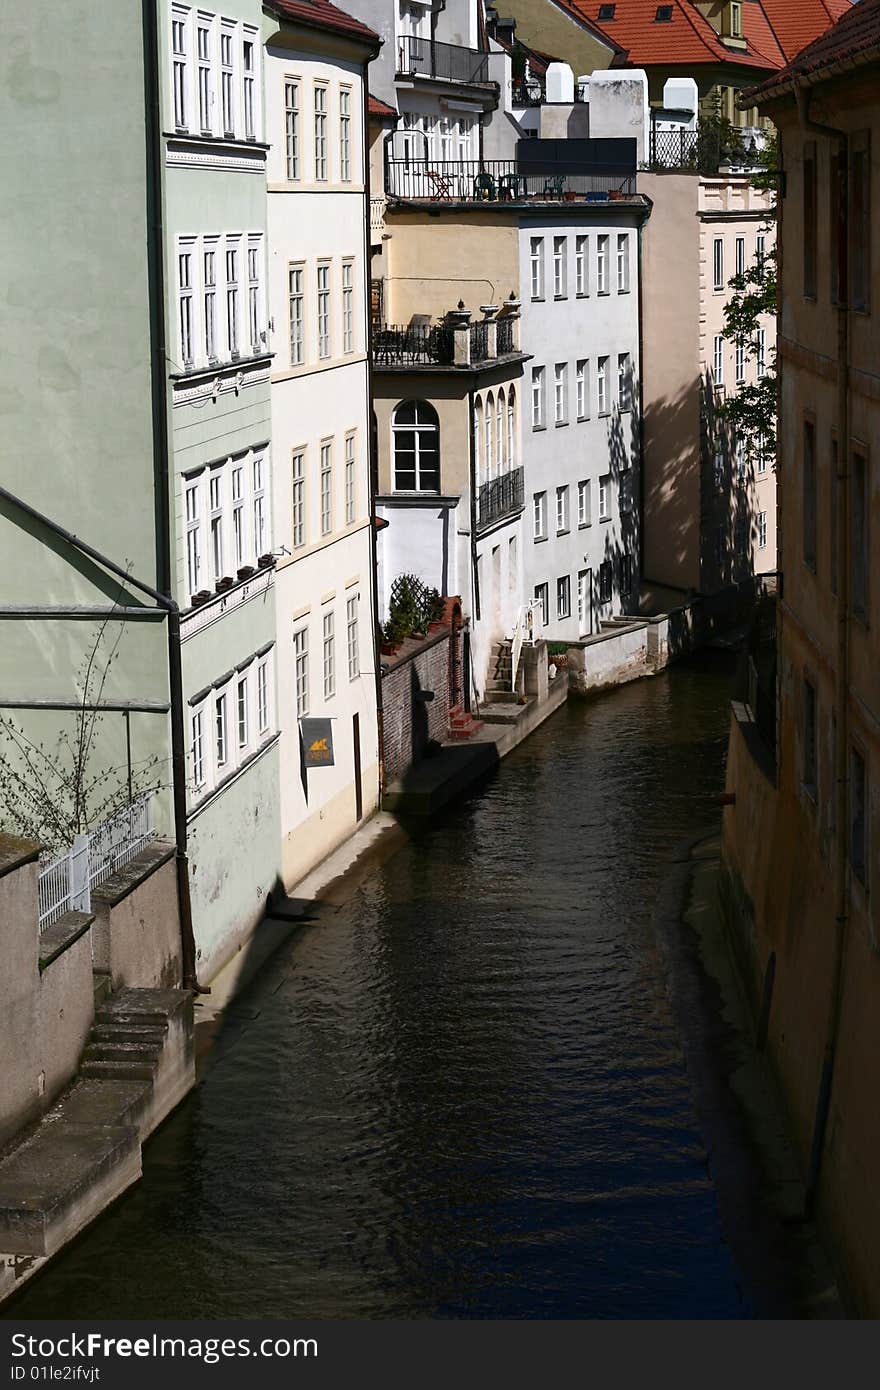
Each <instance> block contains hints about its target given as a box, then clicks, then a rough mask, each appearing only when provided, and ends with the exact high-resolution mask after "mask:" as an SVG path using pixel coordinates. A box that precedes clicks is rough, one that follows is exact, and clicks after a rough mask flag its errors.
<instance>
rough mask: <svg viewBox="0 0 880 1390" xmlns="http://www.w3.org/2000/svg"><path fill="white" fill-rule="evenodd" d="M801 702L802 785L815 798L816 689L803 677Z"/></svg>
mask: <svg viewBox="0 0 880 1390" xmlns="http://www.w3.org/2000/svg"><path fill="white" fill-rule="evenodd" d="M802 702H803V740H804V742H803V766H802V771H803V786H804V791H806V792H808V793H809V795H810V796H811V797H813V799H814V800H815V798H816V793H817V774H816V766H817V757H816V744H817V737H816V689H815V686H813V685H812V684H811V682H810V681H808V680H807V679H806V677H804V681H803V686H802Z"/></svg>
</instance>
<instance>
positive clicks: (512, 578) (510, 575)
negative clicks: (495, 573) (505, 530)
mask: <svg viewBox="0 0 880 1390" xmlns="http://www.w3.org/2000/svg"><path fill="white" fill-rule="evenodd" d="M507 587H508V590H509V591H510V593H512V594H517V593H519V559H518V555H517V537H516V536H515V535H513V536H511V537H510V539H509V540H508V542H507Z"/></svg>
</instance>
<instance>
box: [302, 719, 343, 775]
mask: <svg viewBox="0 0 880 1390" xmlns="http://www.w3.org/2000/svg"><path fill="white" fill-rule="evenodd" d="M299 726H300V730H301V732H302V741H303V748H304V749H305V754H306V767H333V766H334V765H335V764H334V759H333V721H332V720H331V719H301V720H300V721H299Z"/></svg>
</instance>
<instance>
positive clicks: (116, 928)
mask: <svg viewBox="0 0 880 1390" xmlns="http://www.w3.org/2000/svg"><path fill="white" fill-rule="evenodd" d="M169 851H172V852H173V846H171V845H168V844H163V843H161V842H154V843H153V844H152V845H150V846H149V848H148V849H147V850H146V851H145V852H143V853H142V854H140V855H138V856H136V858H135V859H134V860H132V861H131V863H129V864H127V865H125V866H124V868H123V869H121V870H120V871H119V872H118V873H116V874H114V875H113V876H112V878H110V879H108V880H107V881H105V882H104V883H103V884H101V886H100V888H96V889H93V890H92V911H93V912H94V914H95V921H94V923H93V924H92V933H91V935H92V955H93V960H94V965H95V968H96V969H97V970H106V971H108V972H109V974H110V979H111V982H112V985H113V988H114V989H119V988H122V987H124V986H128V987H130V988H135V989H177V988H179V986H180V982H181V957H180V915H179V913H178V906H177V867H176V864H175V861H174V858H173V857H172V858H168V857H167V855H168V853H169ZM163 856H164V863H162V862H160V861H161V859H162V858H163ZM154 865H158V867H152V866H154ZM151 868H152V871H151V872H150V871H149V870H150V869H151ZM145 874H146V876H144V875H145ZM132 885H134V886H132Z"/></svg>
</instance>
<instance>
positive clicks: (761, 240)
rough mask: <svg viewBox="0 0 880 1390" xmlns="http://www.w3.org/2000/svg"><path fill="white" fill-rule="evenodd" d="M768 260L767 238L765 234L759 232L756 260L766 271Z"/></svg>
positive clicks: (756, 244) (756, 239) (756, 243)
mask: <svg viewBox="0 0 880 1390" xmlns="http://www.w3.org/2000/svg"><path fill="white" fill-rule="evenodd" d="M766 259H767V238H766V236H765V235H764V233H763V232H759V233H758V235H757V236H756V237H755V260H756V261H757V262H758V266H759V267H760V269H761V270H763V269H764V262H765V260H766Z"/></svg>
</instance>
